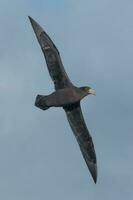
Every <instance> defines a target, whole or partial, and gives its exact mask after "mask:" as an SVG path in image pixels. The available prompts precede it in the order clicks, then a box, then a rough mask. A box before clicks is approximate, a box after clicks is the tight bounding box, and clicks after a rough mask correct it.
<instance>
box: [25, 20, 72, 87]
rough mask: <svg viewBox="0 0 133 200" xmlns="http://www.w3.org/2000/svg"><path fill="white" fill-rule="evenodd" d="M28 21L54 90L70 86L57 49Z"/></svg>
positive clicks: (41, 30) (42, 32)
mask: <svg viewBox="0 0 133 200" xmlns="http://www.w3.org/2000/svg"><path fill="white" fill-rule="evenodd" d="M29 19H30V22H31V24H32V27H33V30H34V32H35V34H36V37H37V39H38V42H39V44H40V46H41V49H42V51H43V54H44V56H45V59H46V63H47V66H48V71H49V74H50V76H51V78H52V80H53V82H54V85H55V89H56V90H58V89H63V88H66V87H69V86H72V83H71V81H70V80H69V78H68V76H67V74H66V72H65V69H64V67H63V64H62V61H61V58H60V54H59V51H58V49H57V48H56V46H55V45H54V43H53V42H52V40H51V39H50V37H49V36H48V35H47V33H46V32H45V31H44V30H43V29H42V27H41V26H40V25H39V24H38V23H37V22H36V21H35V20H33V19H32V18H31V17H29Z"/></svg>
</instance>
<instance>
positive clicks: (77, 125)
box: [64, 103, 97, 183]
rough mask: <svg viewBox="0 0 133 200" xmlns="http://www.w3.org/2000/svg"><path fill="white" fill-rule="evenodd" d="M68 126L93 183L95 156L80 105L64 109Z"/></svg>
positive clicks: (95, 168)
mask: <svg viewBox="0 0 133 200" xmlns="http://www.w3.org/2000/svg"><path fill="white" fill-rule="evenodd" d="M64 110H65V112H66V115H67V119H68V121H69V124H70V126H71V128H72V130H73V132H74V135H75V137H76V139H77V142H78V144H79V146H80V150H81V152H82V155H83V157H84V159H85V161H86V164H87V166H88V168H89V170H90V173H91V175H92V177H93V180H94V182H95V183H96V181H97V163H96V154H95V149H94V145H93V141H92V138H91V136H90V133H89V131H88V129H87V126H86V124H85V121H84V118H83V114H82V111H81V107H80V103H76V104H73V105H71V106H66V107H64Z"/></svg>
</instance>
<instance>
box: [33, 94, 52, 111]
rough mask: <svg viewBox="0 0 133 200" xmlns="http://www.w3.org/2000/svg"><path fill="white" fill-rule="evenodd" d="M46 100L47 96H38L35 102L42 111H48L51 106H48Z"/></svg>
mask: <svg viewBox="0 0 133 200" xmlns="http://www.w3.org/2000/svg"><path fill="white" fill-rule="evenodd" d="M46 99H47V96H43V95H39V94H38V95H37V97H36V100H35V106H36V107H38V108H40V109H42V110H47V109H48V108H49V106H48V105H47V101H46Z"/></svg>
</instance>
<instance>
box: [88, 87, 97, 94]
mask: <svg viewBox="0 0 133 200" xmlns="http://www.w3.org/2000/svg"><path fill="white" fill-rule="evenodd" d="M88 94H92V95H94V96H96V91H95V90H94V89H89V91H88Z"/></svg>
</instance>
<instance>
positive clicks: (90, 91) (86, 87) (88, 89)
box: [80, 86, 96, 95]
mask: <svg viewBox="0 0 133 200" xmlns="http://www.w3.org/2000/svg"><path fill="white" fill-rule="evenodd" d="M80 89H81V90H82V91H83V92H84V93H85V94H86V95H88V94H92V95H96V92H95V90H94V89H92V88H91V87H89V86H85V87H80Z"/></svg>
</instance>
